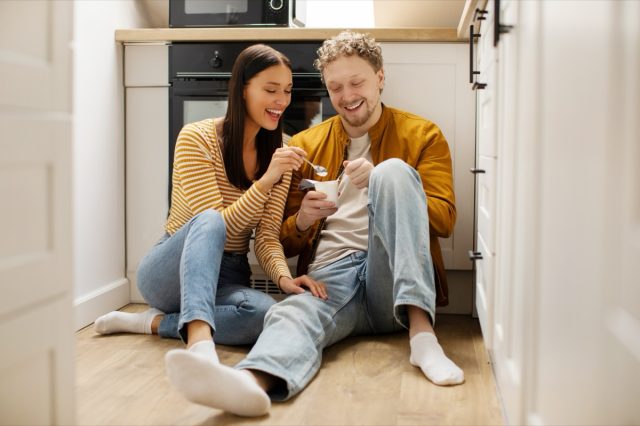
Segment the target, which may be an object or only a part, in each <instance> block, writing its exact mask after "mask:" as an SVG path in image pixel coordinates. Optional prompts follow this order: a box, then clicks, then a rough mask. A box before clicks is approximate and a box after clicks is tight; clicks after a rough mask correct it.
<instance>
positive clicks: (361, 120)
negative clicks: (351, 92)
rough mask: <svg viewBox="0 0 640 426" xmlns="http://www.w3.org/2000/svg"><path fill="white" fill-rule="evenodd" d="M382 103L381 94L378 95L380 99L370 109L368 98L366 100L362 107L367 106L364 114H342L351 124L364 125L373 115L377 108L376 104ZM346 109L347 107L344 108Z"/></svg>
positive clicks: (354, 125)
mask: <svg viewBox="0 0 640 426" xmlns="http://www.w3.org/2000/svg"><path fill="white" fill-rule="evenodd" d="M379 103H380V96H378V99H376V101H375V103H374V104H373V107H372V108H371V109H369V101H368V100H367V99H365V100H364V102H363V105H362V107H365V108H367V110H366V113H365V114H364V115H362V116H355V115H354V116H349V117H347V116H346V115H343V116H342V119H343V120H344V121H345V122H346V123H347V124H348V125H349V126H352V127H360V126H363V125H364V124H365V123H366V122H367V121H368V120H369V119H370V118H371V116H372V115H373V112H374V111H375V109H376V106H377V105H378V104H379ZM344 109H346V108H344Z"/></svg>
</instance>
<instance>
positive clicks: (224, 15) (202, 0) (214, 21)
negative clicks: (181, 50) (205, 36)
mask: <svg viewBox="0 0 640 426" xmlns="http://www.w3.org/2000/svg"><path fill="white" fill-rule="evenodd" d="M287 25H289V0H169V26H170V27H228V26H284V27H286V26H287Z"/></svg>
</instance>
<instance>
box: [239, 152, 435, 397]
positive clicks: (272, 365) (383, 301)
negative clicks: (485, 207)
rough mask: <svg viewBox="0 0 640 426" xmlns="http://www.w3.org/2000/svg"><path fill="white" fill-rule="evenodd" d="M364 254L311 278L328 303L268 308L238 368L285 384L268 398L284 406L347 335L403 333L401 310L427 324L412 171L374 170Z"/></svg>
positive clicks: (424, 226)
mask: <svg viewBox="0 0 640 426" xmlns="http://www.w3.org/2000/svg"><path fill="white" fill-rule="evenodd" d="M368 207H369V248H368V251H367V252H356V253H353V254H351V255H349V256H347V257H344V258H342V259H340V260H338V261H336V262H334V263H332V264H330V265H327V266H325V267H324V268H321V269H318V270H316V271H314V272H312V273H311V274H310V276H311V277H312V278H313V279H315V280H318V281H322V282H324V283H325V284H326V286H327V293H328V295H329V300H327V301H324V300H322V299H319V298H317V297H314V296H312V295H311V293H309V292H308V291H307V292H305V293H304V294H300V295H295V296H289V297H288V298H287V299H285V300H284V301H282V302H280V303H278V304H276V305H274V306H273V307H272V308H271V309H270V310H269V312H268V313H267V317H266V318H265V328H264V331H263V332H262V334H261V335H260V337H259V338H258V341H257V342H256V344H255V345H254V347H253V349H252V350H251V351H250V352H249V354H248V355H247V357H246V358H245V359H244V360H243V361H241V362H240V363H239V364H238V365H237V366H236V368H239V369H254V370H260V371H263V372H266V373H269V374H271V375H273V376H276V377H278V378H280V379H282V380H283V381H284V383H286V387H285V386H279V387H276V388H275V389H273V390H272V391H271V392H270V396H271V398H272V399H274V400H284V399H288V398H290V397H292V396H293V395H295V394H297V393H298V392H300V391H301V390H302V389H303V388H304V387H305V386H306V385H307V384H308V383H309V381H311V379H312V378H313V376H315V374H316V373H317V372H318V369H319V368H320V363H321V361H322V350H323V349H324V348H325V347H327V346H330V345H332V344H334V343H337V342H339V341H340V340H342V339H344V338H345V337H347V336H352V335H359V334H375V333H389V332H393V331H398V330H401V329H402V327H405V328H408V326H409V321H408V317H407V309H406V306H407V305H413V306H417V307H419V308H421V309H423V310H425V311H426V312H427V313H428V314H429V315H430V317H431V320H432V322H433V320H434V315H435V282H434V273H433V265H432V261H431V252H430V249H429V218H428V214H427V204H426V198H425V195H424V190H423V188H422V183H421V180H420V176H419V175H418V173H417V172H416V171H415V170H414V169H413V168H412V167H410V166H409V165H407V164H406V163H405V162H403V161H402V160H399V159H390V160H387V161H384V162H382V163H380V164H378V165H377V166H376V167H375V168H374V169H373V171H372V172H371V176H370V178H369V201H368Z"/></svg>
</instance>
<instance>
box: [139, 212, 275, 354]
mask: <svg viewBox="0 0 640 426" xmlns="http://www.w3.org/2000/svg"><path fill="white" fill-rule="evenodd" d="M225 240H226V231H225V224H224V220H223V219H222V216H221V215H220V213H219V212H217V211H215V210H206V211H204V212H202V213H200V214H198V215H196V216H194V217H193V218H192V219H191V220H190V221H189V222H187V223H186V224H184V225H183V226H182V228H180V229H179V230H178V231H177V232H176V233H174V234H173V235H171V236H169V235H165V236H164V237H163V238H162V239H161V240H160V241H159V242H158V243H157V244H156V245H155V246H154V247H153V248H152V249H151V251H149V253H148V254H147V255H146V256H145V257H144V258H143V259H142V261H141V262H140V265H139V267H138V289H139V290H140V293H141V294H142V297H144V299H145V301H146V302H147V303H148V304H149V305H150V306H152V307H154V308H156V309H159V310H161V311H162V312H164V313H165V316H164V318H163V319H162V321H161V322H160V326H159V329H158V334H159V335H160V336H162V337H172V338H181V339H182V340H183V341H184V342H185V343H186V342H187V330H186V327H185V325H186V324H187V323H189V322H191V321H194V320H201V321H204V322H206V323H208V324H209V325H210V326H211V329H212V331H213V332H214V341H215V342H216V343H221V344H223V345H246V344H253V343H254V342H255V341H256V339H257V338H258V336H259V335H260V332H261V331H262V327H263V323H264V317H265V314H266V312H267V311H268V310H269V308H270V307H271V305H273V304H274V303H275V300H273V298H272V297H270V296H268V295H266V294H265V293H263V292H261V291H258V290H254V289H252V288H250V277H251V268H250V267H249V261H248V259H247V256H246V254H242V255H241V254H234V253H225V252H224V244H225Z"/></svg>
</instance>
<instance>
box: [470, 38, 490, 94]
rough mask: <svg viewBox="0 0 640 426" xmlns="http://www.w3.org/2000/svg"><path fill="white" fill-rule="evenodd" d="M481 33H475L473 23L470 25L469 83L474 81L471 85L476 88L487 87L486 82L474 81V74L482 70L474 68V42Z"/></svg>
mask: <svg viewBox="0 0 640 426" xmlns="http://www.w3.org/2000/svg"><path fill="white" fill-rule="evenodd" d="M479 37H480V34H474V32H473V25H470V26H469V83H472V84H473V86H471V89H473V90H476V89H484V88H485V87H487V84H486V83H478V82H477V81H475V82H474V81H473V80H474V78H473V76H474V75H478V74H480V71H476V70H474V69H473V43H474V41H475V39H477V38H479Z"/></svg>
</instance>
